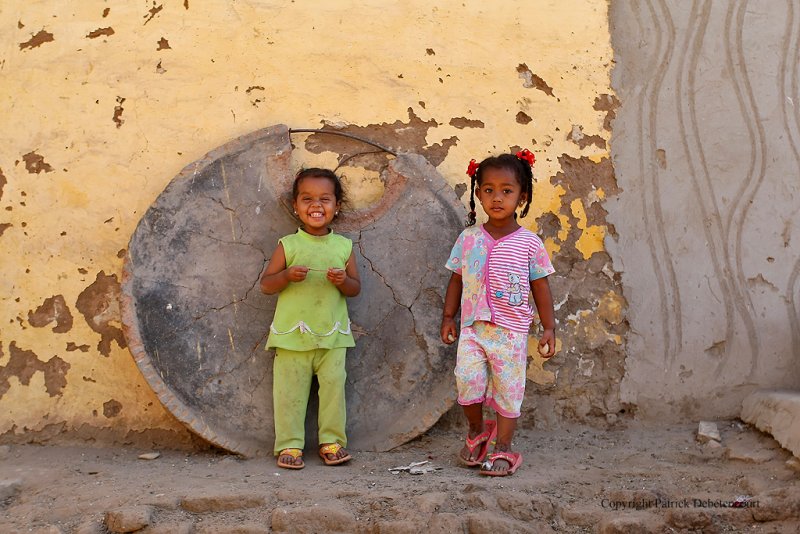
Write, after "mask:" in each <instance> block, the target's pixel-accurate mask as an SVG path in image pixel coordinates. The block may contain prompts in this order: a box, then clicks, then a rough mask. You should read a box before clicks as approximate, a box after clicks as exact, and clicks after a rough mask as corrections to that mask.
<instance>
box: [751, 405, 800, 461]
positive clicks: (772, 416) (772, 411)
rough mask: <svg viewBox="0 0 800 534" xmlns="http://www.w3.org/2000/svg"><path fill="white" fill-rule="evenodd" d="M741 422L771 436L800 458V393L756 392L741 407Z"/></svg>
mask: <svg viewBox="0 0 800 534" xmlns="http://www.w3.org/2000/svg"><path fill="white" fill-rule="evenodd" d="M742 421H745V422H747V423H750V424H753V425H755V426H756V428H758V429H759V430H761V431H763V432H768V433H770V434H772V437H774V438H775V439H776V440H777V441H778V443H780V444H781V446H782V447H783V448H785V449H788V450H789V451H791V452H792V454H794V455H795V456H797V457H798V458H800V392H797V391H768V390H761V391H756V392H754V393H752V394H750V396H748V397H747V398H746V399H745V400H744V402H743V403H742Z"/></svg>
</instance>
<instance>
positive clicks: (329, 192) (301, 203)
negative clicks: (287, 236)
mask: <svg viewBox="0 0 800 534" xmlns="http://www.w3.org/2000/svg"><path fill="white" fill-rule="evenodd" d="M340 204H341V203H340V202H339V201H338V200H336V190H335V187H334V184H333V182H332V181H331V180H329V179H328V178H323V177H320V176H307V177H305V178H302V179H301V180H300V182H299V183H298V184H297V196H296V197H295V199H294V202H292V206H293V207H294V211H295V212H297V216H298V217H299V218H300V221H302V223H303V230H305V231H306V232H308V233H309V234H311V235H325V234H327V233H328V225H329V224H330V223H331V221H332V220H333V218H334V216H336V212H337V211H339V206H340Z"/></svg>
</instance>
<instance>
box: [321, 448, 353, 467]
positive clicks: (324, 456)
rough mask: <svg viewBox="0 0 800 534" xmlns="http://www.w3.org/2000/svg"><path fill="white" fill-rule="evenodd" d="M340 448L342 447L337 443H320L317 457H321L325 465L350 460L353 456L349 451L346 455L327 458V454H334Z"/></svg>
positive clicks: (337, 452)
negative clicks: (333, 458) (331, 458)
mask: <svg viewBox="0 0 800 534" xmlns="http://www.w3.org/2000/svg"><path fill="white" fill-rule="evenodd" d="M342 449H343V447H342V446H341V445H339V444H338V443H329V444H327V445H321V446H320V448H319V457H320V458H322V461H323V462H325V465H339V464H343V463H345V462H349V461H350V460H352V459H353V457H352V456H350V453H347V455H345V456H342V457H341V458H336V459H335V460H329V459H328V456H327V455H328V454H332V455H334V456H336V455H337V454H339V451H340V450H342ZM345 452H347V451H345Z"/></svg>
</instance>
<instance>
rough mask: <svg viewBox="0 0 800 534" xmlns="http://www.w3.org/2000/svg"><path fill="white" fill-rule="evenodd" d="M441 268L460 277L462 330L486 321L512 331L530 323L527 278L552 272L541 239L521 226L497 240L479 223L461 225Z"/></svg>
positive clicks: (533, 278) (531, 314)
mask: <svg viewBox="0 0 800 534" xmlns="http://www.w3.org/2000/svg"><path fill="white" fill-rule="evenodd" d="M446 266H447V268H448V269H450V270H451V271H453V272H455V273H458V274H460V275H461V280H462V291H461V327H462V328H463V327H465V326H469V325H471V324H472V323H473V322H474V321H489V322H491V323H494V324H496V325H498V326H502V327H505V328H508V329H509V330H513V331H515V332H528V330H529V329H530V326H531V322H532V319H533V309H532V306H531V303H530V281H531V280H536V279H537V278H542V277H544V276H549V275H550V274H552V273H554V272H555V269H553V265H552V264H551V263H550V257H549V256H548V255H547V250H545V248H544V245H543V244H542V240H541V239H539V237H538V236H537V235H536V234H534V233H533V232H531V231H530V230H528V229H526V228H522V227H520V228H518V229H517V230H515V231H514V232H511V233H510V234H508V235H507V236H505V237H502V238H500V239H497V240H496V239H494V238H493V237H492V236H491V235H490V234H489V232H487V231H486V230H485V229H484V227H483V225H481V226H480V227H474V226H473V227H470V228H467V229H465V230H464V231H463V232H461V235H459V236H458V240H456V243H455V245H453V250H452V251H451V252H450V259H449V260H447V265H446ZM487 283H488V287H487Z"/></svg>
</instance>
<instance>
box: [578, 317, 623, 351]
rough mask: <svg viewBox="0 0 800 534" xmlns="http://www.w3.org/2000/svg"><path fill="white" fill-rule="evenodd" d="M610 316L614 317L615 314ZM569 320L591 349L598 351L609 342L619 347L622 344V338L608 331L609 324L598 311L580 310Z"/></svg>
mask: <svg viewBox="0 0 800 534" xmlns="http://www.w3.org/2000/svg"><path fill="white" fill-rule="evenodd" d="M609 314H610V315H611V317H612V318H613V317H614V314H613V312H609ZM567 320H568V322H569V323H570V324H571V325H573V326H574V328H575V333H576V335H578V336H579V337H580V338H581V339H583V340H584V341H585V342H586V344H587V346H588V347H589V348H590V349H596V348H598V347H600V346H601V345H603V344H605V343H607V342H609V341H611V342H613V343H615V344H617V345H621V344H622V337H621V336H620V335H619V334H614V333H611V332H609V331H608V327H607V324H609V322H608V321H607V320H606V319H605V318H604V317H602V316H601V314H600V313H598V312H597V311H594V310H580V311H578V312H577V313H576V314H574V315H571V316H570V317H569V318H568V319H567ZM612 324H613V323H612Z"/></svg>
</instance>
